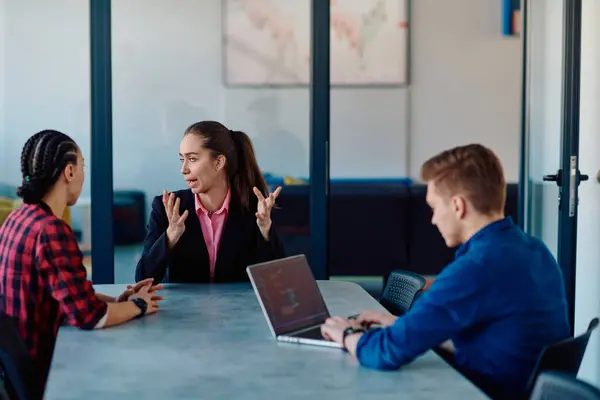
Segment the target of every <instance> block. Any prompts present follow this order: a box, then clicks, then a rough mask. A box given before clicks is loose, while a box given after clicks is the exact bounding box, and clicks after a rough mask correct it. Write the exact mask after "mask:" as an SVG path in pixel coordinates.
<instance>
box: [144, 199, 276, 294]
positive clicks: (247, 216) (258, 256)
mask: <svg viewBox="0 0 600 400" xmlns="http://www.w3.org/2000/svg"><path fill="white" fill-rule="evenodd" d="M175 196H177V197H178V198H179V199H180V200H179V201H180V204H179V206H180V209H179V214H180V215H181V214H183V212H184V211H185V210H188V217H187V218H186V220H185V232H184V233H183V235H182V236H181V238H180V239H179V241H178V242H177V243H176V244H175V246H174V247H173V248H172V249H170V250H169V249H168V248H167V240H166V239H167V234H166V231H167V227H168V224H169V223H168V220H167V213H166V212H165V208H164V205H163V202H162V196H156V197H155V198H154V200H153V201H152V212H151V214H150V221H149V223H148V227H147V234H146V238H145V239H144V251H143V253H142V257H141V259H140V260H139V262H138V264H137V267H136V270H135V280H136V281H138V282H139V281H141V280H143V279H146V278H150V277H151V278H154V282H155V283H159V282H162V280H163V279H164V277H165V273H166V272H167V268H168V270H169V282H189V283H191V282H193V283H202V282H210V264H209V259H208V251H207V249H206V244H205V242H204V236H203V235H202V228H201V226H200V221H199V220H198V217H197V214H196V203H195V197H194V194H193V193H192V191H191V190H189V189H187V190H179V191H177V192H175ZM255 208H256V207H254V209H255ZM254 209H251V210H250V211H247V210H244V209H243V207H241V206H240V205H239V204H238V203H237V202H235V201H234V199H233V197H232V199H231V202H230V205H229V211H228V215H227V221H226V222H225V226H224V227H223V233H222V236H221V242H220V244H219V250H218V252H217V260H216V263H215V278H214V282H247V281H248V280H249V279H248V275H247V273H246V267H247V266H248V265H252V264H255V263H259V262H264V261H270V260H274V259H278V258H283V257H285V253H284V251H283V246H282V244H281V241H280V240H279V237H278V236H277V234H276V233H275V229H274V227H273V226H271V231H270V234H269V241H266V240H265V239H264V238H263V236H262V234H261V233H260V230H259V229H258V226H257V225H256V216H255V214H254V213H255V211H254Z"/></svg>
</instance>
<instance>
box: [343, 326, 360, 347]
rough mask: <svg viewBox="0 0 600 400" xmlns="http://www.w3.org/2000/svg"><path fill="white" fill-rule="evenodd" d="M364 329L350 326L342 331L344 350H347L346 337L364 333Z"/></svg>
mask: <svg viewBox="0 0 600 400" xmlns="http://www.w3.org/2000/svg"><path fill="white" fill-rule="evenodd" d="M364 332H365V329H364V328H355V327H353V326H350V327H348V328H346V329H344V333H343V334H342V347H343V348H344V349H346V350H348V348H347V347H346V336H349V335H354V334H355V333H364Z"/></svg>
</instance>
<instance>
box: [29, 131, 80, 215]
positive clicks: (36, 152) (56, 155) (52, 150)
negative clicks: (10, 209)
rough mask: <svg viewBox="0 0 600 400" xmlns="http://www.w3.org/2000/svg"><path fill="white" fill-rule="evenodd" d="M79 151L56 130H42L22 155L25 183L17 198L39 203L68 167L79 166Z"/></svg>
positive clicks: (34, 136) (69, 139)
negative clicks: (70, 165)
mask: <svg viewBox="0 0 600 400" xmlns="http://www.w3.org/2000/svg"><path fill="white" fill-rule="evenodd" d="M78 152H79V147H78V146H77V144H76V143H75V141H74V140H73V139H71V138H70V137H69V136H67V135H65V134H64V133H61V132H58V131H54V130H43V131H41V132H38V133H36V134H35V135H33V136H32V137H30V138H29V140H27V142H26V143H25V146H23V152H22V153H21V173H22V174H23V183H22V185H21V186H20V187H19V188H18V189H17V195H18V196H19V197H21V198H22V199H23V202H24V203H27V204H35V203H39V202H40V201H41V200H42V198H43V197H44V196H45V195H46V194H47V193H48V192H49V191H50V189H51V188H52V187H53V186H54V184H55V183H56V181H58V178H59V177H60V174H61V173H62V172H63V170H64V169H65V167H66V166H67V165H68V164H77V154H78Z"/></svg>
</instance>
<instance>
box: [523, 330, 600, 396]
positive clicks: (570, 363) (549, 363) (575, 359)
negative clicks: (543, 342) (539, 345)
mask: <svg viewBox="0 0 600 400" xmlns="http://www.w3.org/2000/svg"><path fill="white" fill-rule="evenodd" d="M598 323H599V320H598V318H594V319H592V320H591V321H590V323H589V325H588V329H587V330H586V331H585V332H584V333H582V334H581V335H579V336H575V337H572V338H568V339H565V340H562V341H560V342H557V343H554V344H552V345H550V346H547V347H546V348H545V349H544V350H542V353H541V354H540V357H539V358H538V361H537V364H536V366H535V368H534V369H533V373H532V374H531V377H530V378H529V383H528V384H527V388H528V390H527V392H528V393H530V392H531V390H533V386H534V385H535V383H536V380H537V378H538V375H540V374H541V373H542V372H545V371H557V372H562V373H564V374H568V375H571V376H573V377H575V376H577V373H579V367H580V366H581V361H582V360H583V355H584V354H585V349H586V348H587V345H588V342H589V340H590V335H591V334H592V332H593V331H594V329H596V328H597V327H598Z"/></svg>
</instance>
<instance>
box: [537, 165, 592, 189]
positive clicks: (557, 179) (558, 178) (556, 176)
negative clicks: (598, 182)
mask: <svg viewBox="0 0 600 400" xmlns="http://www.w3.org/2000/svg"><path fill="white" fill-rule="evenodd" d="M599 172H600V171H599ZM599 176H600V175H599ZM542 179H543V180H544V181H545V182H556V185H557V186H562V169H559V170H558V171H556V174H553V175H544V177H543V178H542ZM599 179H600V177H599Z"/></svg>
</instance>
